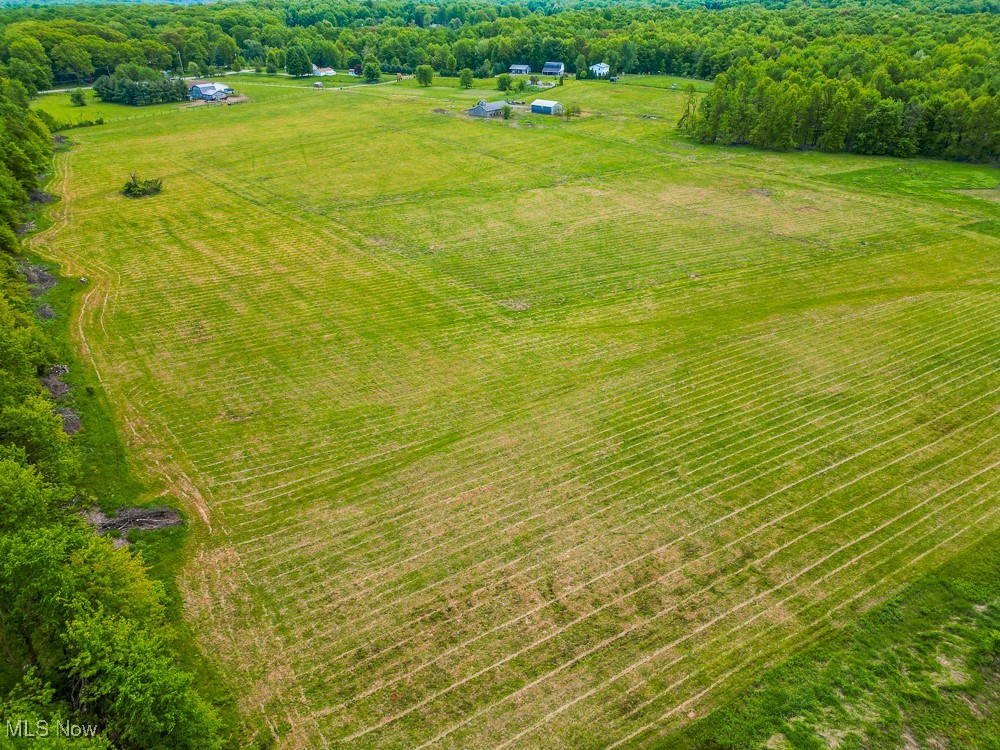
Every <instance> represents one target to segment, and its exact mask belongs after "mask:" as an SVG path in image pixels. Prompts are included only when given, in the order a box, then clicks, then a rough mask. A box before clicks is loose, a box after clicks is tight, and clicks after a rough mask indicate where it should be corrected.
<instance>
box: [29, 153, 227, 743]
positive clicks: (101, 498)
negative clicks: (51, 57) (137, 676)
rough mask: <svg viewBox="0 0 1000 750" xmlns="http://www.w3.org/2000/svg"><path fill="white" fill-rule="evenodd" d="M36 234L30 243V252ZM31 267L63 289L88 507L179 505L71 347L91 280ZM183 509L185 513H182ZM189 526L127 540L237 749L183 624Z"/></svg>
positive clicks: (209, 673) (33, 208)
mask: <svg viewBox="0 0 1000 750" xmlns="http://www.w3.org/2000/svg"><path fill="white" fill-rule="evenodd" d="M72 147H73V144H72V142H68V143H64V144H62V145H60V146H59V147H58V149H57V158H59V156H62V155H68V153H69V151H70V149H71V148H72ZM50 178H51V176H46V179H45V180H44V181H43V184H42V187H43V188H46V189H50V188H51V187H52V186H51V184H50ZM60 208H61V206H60V205H59V204H58V203H49V204H36V203H32V204H29V210H28V212H27V213H26V215H25V217H24V218H25V219H26V220H33V221H34V222H35V225H36V227H37V232H44V231H45V230H47V229H49V228H50V227H51V225H52V214H53V213H54V212H56V211H58V210H59V209H60ZM33 239H34V238H33V237H32V235H29V236H27V237H26V238H25V245H26V247H28V248H30V246H31V242H32V241H33ZM24 258H25V260H26V261H27V262H29V263H32V264H36V265H44V266H46V267H48V268H49V270H50V271H51V272H52V273H53V274H55V275H56V276H57V278H58V282H57V283H56V285H55V286H54V287H53V288H52V289H49V290H48V291H46V292H45V293H44V294H42V295H40V296H38V297H35V298H34V303H35V305H36V306H38V307H41V306H42V305H46V306H48V307H49V308H50V310H51V312H52V313H53V314H54V315H53V317H51V318H49V319H47V320H41V321H40V325H41V327H42V329H43V330H44V331H45V333H46V334H47V336H48V339H49V341H50V342H51V344H52V345H53V346H54V347H55V359H56V361H57V362H59V363H61V364H66V365H67V366H68V367H69V372H68V373H67V374H66V375H65V376H64V378H63V379H64V380H65V382H66V383H68V384H69V386H70V391H69V393H68V394H66V395H65V396H63V397H62V398H60V399H59V400H58V402H57V404H58V406H59V407H60V408H64V407H65V408H71V409H72V410H73V411H74V412H76V413H77V414H78V415H79V416H80V421H81V423H82V424H83V429H82V430H81V431H80V432H77V433H76V434H75V435H74V436H73V437H72V441H73V443H74V444H75V445H76V446H77V449H78V455H79V458H80V467H79V474H78V477H77V486H78V487H79V488H80V489H81V490H82V491H83V492H84V493H85V494H86V498H85V502H95V503H96V504H97V505H98V506H99V507H100V508H101V509H102V510H103V511H105V512H106V513H114V512H116V511H117V510H118V509H119V508H122V507H146V506H160V505H165V504H166V505H171V506H175V507H176V506H178V505H179V503H178V502H177V499H176V498H174V497H171V496H170V494H161V493H160V492H159V491H158V488H156V487H155V486H154V483H153V482H150V481H148V480H144V479H143V478H140V477H139V476H137V475H136V473H135V471H134V468H135V466H136V464H135V461H134V460H130V459H129V457H128V455H127V447H126V443H125V439H124V438H126V437H127V435H128V431H127V427H126V428H123V426H122V425H120V424H116V423H115V420H114V414H113V410H112V406H111V403H110V401H109V399H108V396H107V393H106V391H105V389H104V386H103V384H102V383H101V382H100V380H99V379H98V378H97V377H96V373H95V372H94V370H93V369H92V368H91V362H90V360H89V359H88V358H86V357H85V356H81V352H80V351H79V349H78V348H77V347H75V346H73V345H72V342H73V340H74V336H73V333H72V331H71V324H72V321H73V318H74V315H76V314H77V313H78V310H79V305H80V302H81V298H82V297H83V296H85V295H86V293H87V292H88V291H89V280H88V281H87V282H86V283H85V282H84V281H83V279H82V278H81V277H80V276H72V275H65V276H60V270H61V269H60V268H59V266H58V264H54V263H51V262H47V261H46V260H45V259H42V258H40V257H38V256H36V255H34V254H33V253H31V252H26V253H24ZM182 510H183V508H182ZM187 532H188V528H187V526H182V527H176V528H169V529H164V530H160V531H149V532H140V531H133V532H131V534H130V535H129V541H130V542H132V543H133V546H132V549H133V550H134V551H135V552H136V553H137V554H139V555H141V556H142V558H143V561H144V562H145V563H146V565H147V566H148V568H149V571H150V574H151V575H152V577H153V578H154V579H155V580H157V581H159V582H160V583H161V584H162V585H163V588H164V591H165V594H166V602H165V603H166V611H167V616H168V621H169V623H170V629H169V633H170V634H171V635H172V636H173V638H172V645H173V647H174V648H175V649H176V651H177V653H178V655H179V657H180V660H181V664H182V666H183V667H184V668H185V669H187V670H188V671H189V672H191V673H192V674H194V675H195V678H196V680H197V683H198V685H199V688H200V690H201V693H202V695H203V696H204V697H206V698H207V699H208V700H209V701H210V702H211V703H212V704H213V705H214V706H215V708H216V710H217V711H218V714H219V717H220V720H221V721H222V722H223V727H224V728H223V735H224V736H227V737H230V738H232V739H233V744H232V745H231V746H232V747H239V746H241V745H240V742H239V739H238V738H240V737H242V736H243V734H244V729H243V728H242V727H241V724H242V722H243V721H244V719H243V717H242V716H241V715H240V714H239V712H238V710H237V707H236V704H235V701H234V699H233V698H232V694H231V692H230V686H229V685H227V684H226V682H225V681H224V680H223V678H222V676H221V675H220V674H219V671H218V670H217V669H216V668H215V667H214V666H213V664H212V662H211V661H209V660H207V659H206V658H205V655H204V654H203V653H202V652H201V651H200V650H199V649H198V646H197V639H196V638H195V636H194V634H193V633H192V632H191V629H190V625H189V623H187V622H186V621H185V619H184V612H183V601H182V597H181V593H180V590H179V589H178V585H177V584H178V570H179V568H180V565H181V563H182V561H183V559H184V557H183V548H184V544H185V541H186V539H187Z"/></svg>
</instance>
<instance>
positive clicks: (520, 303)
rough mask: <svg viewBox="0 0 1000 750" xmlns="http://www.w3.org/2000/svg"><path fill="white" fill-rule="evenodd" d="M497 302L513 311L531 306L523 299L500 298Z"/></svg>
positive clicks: (520, 310)
mask: <svg viewBox="0 0 1000 750" xmlns="http://www.w3.org/2000/svg"><path fill="white" fill-rule="evenodd" d="M499 304H500V306H501V307H506V308H507V309H508V310H513V311H514V312H524V311H525V310H527V309H529V308H530V307H531V304H530V303H529V302H528V301H527V300H524V299H502V300H500V303H499Z"/></svg>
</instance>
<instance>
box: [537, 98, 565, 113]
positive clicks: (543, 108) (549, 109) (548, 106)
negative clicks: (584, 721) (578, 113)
mask: <svg viewBox="0 0 1000 750" xmlns="http://www.w3.org/2000/svg"><path fill="white" fill-rule="evenodd" d="M531 111H532V112H534V113H535V114H538V115H559V114H562V111H563V106H562V105H561V104H560V103H559V102H554V101H552V100H551V99H535V101H533V102H532V103H531Z"/></svg>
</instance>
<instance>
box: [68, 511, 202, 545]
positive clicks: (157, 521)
mask: <svg viewBox="0 0 1000 750" xmlns="http://www.w3.org/2000/svg"><path fill="white" fill-rule="evenodd" d="M86 518H87V523H89V524H90V525H91V526H93V527H94V528H95V529H96V530H97V533H98V534H107V533H109V532H112V531H114V532H118V533H120V534H121V535H122V537H125V536H126V535H127V534H128V532H130V531H132V529H139V530H140V531H155V530H157V529H166V528H170V527H172V526H181V525H182V524H183V523H184V519H183V518H182V517H181V514H180V513H178V512H177V511H176V510H174V509H173V508H166V507H161V508H119V509H118V511H117V512H116V513H115V514H114V515H113V516H109V515H108V514H106V513H104V512H103V511H101V510H100V509H98V508H92V509H91V510H89V511H87V515H86ZM122 544H127V542H125V541H124V539H123V540H122ZM116 546H121V545H119V544H118V542H117V540H116Z"/></svg>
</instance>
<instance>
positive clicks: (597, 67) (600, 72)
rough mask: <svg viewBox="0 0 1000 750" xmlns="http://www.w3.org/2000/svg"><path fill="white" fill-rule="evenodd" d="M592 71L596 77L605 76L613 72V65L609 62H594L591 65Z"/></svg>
mask: <svg viewBox="0 0 1000 750" xmlns="http://www.w3.org/2000/svg"><path fill="white" fill-rule="evenodd" d="M590 72H591V73H593V74H594V78H604V76H606V75H607V74H608V73H610V72H611V66H610V65H608V64H607V63H594V64H593V65H591V66H590Z"/></svg>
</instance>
